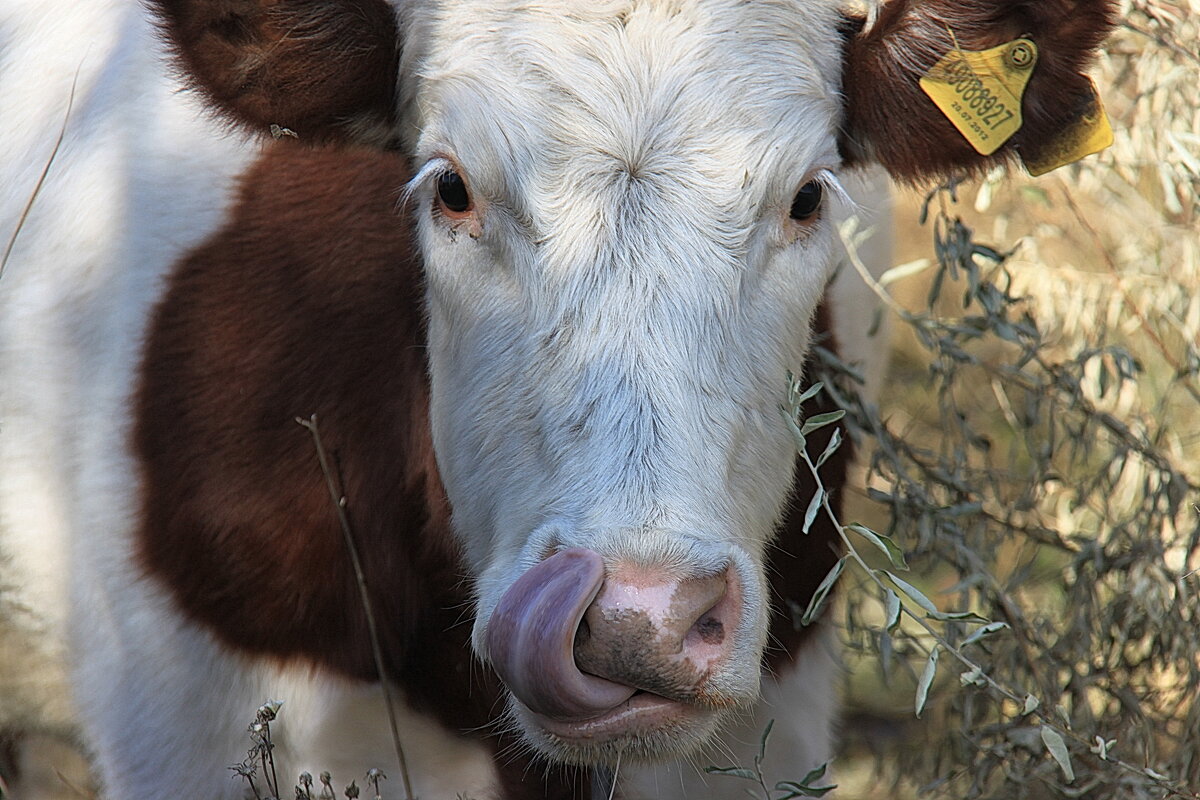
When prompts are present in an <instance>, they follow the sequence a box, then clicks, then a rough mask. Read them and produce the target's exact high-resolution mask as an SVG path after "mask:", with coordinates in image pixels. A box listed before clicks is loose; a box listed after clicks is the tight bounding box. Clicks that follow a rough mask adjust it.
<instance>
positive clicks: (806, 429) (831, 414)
mask: <svg viewBox="0 0 1200 800" xmlns="http://www.w3.org/2000/svg"><path fill="white" fill-rule="evenodd" d="M844 416H846V412H845V411H844V410H842V409H840V408H839V409H838V410H837V411H826V412H825V413H824V414H814V415H813V416H811V417H809V418H808V419H806V420H804V425H803V426H802V427H801V428H800V432H801V433H804V434H809V433H812V432H813V431H815V430H817V429H818V428H824V427H825V426H826V425H830V424H832V423H834V422H837V421H838V420H839V419H841V418H842V417H844Z"/></svg>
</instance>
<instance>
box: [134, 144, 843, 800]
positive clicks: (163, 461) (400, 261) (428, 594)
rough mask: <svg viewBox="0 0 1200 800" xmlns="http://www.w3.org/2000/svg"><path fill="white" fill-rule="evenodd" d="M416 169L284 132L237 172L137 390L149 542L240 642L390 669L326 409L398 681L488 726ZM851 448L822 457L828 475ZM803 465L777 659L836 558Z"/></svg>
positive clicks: (359, 673)
mask: <svg viewBox="0 0 1200 800" xmlns="http://www.w3.org/2000/svg"><path fill="white" fill-rule="evenodd" d="M407 179H408V172H407V170H406V167H405V164H404V162H403V160H402V159H401V158H399V157H396V156H391V155H387V154H381V153H375V152H371V151H368V150H349V151H348V150H334V149H312V148H307V147H304V146H302V145H299V144H296V143H293V142H288V141H282V142H278V143H276V144H274V145H272V146H271V147H270V148H268V150H267V152H266V154H265V155H264V156H263V158H262V159H260V161H259V162H258V163H257V164H256V165H255V166H254V167H253V168H252V169H251V170H250V171H249V172H248V173H247V174H246V175H245V177H244V178H243V180H242V184H241V191H240V196H239V198H238V201H237V203H236V205H235V207H234V209H233V211H232V214H231V218H230V220H229V222H228V224H227V225H226V226H225V227H224V229H222V230H221V231H219V232H218V233H217V234H216V235H215V236H214V237H213V238H212V239H211V240H210V241H209V242H208V243H207V244H205V245H203V246H202V247H200V248H199V249H197V250H196V251H194V252H193V253H192V254H191V255H189V256H188V257H187V258H186V259H185V260H184V261H183V262H182V263H181V264H180V265H179V266H178V267H177V269H176V271H175V273H174V275H173V276H172V278H171V280H170V284H169V286H168V290H167V293H166V298H165V300H164V301H163V302H162V304H161V305H160V306H159V308H158V309H157V311H156V313H155V316H154V319H153V321H152V325H151V328H150V332H149V336H148V340H147V346H146V353H145V358H144V362H143V367H142V372H141V385H140V387H139V389H138V392H137V396H136V405H135V415H136V419H135V425H134V445H135V449H136V452H137V454H138V456H139V459H140V463H141V471H142V479H143V502H142V526H141V529H140V533H139V546H140V557H141V561H142V566H143V568H144V569H145V571H146V572H147V573H148V574H149V575H150V576H151V577H152V578H153V579H155V580H156V581H158V582H160V583H161V584H162V585H164V586H166V587H168V588H169V590H170V593H171V595H172V597H173V598H174V601H175V602H176V603H177V604H178V607H179V609H180V611H181V612H182V613H183V614H184V615H185V616H187V617H188V618H190V619H191V620H193V621H196V622H198V623H200V624H202V625H203V626H205V627H206V628H207V629H209V630H210V631H212V633H213V634H214V635H215V636H216V637H217V638H218V639H219V640H220V641H221V642H223V643H224V644H225V645H226V646H227V647H229V648H231V649H233V650H237V651H242V652H246V653H250V654H254V655H257V656H265V657H269V658H276V659H279V660H283V661H300V662H306V663H309V664H313V665H319V666H321V667H324V668H327V669H330V670H334V671H336V672H339V673H341V674H344V675H347V676H349V677H352V678H357V679H362V680H374V679H375V678H376V677H377V673H376V670H375V666H374V662H373V660H372V656H371V649H370V642H369V638H368V631H367V628H366V620H365V616H364V613H363V610H362V606H361V603H360V602H359V597H358V590H357V585H356V582H355V579H354V576H353V571H352V568H351V565H350V561H349V558H348V555H347V552H346V547H345V544H344V542H343V539H342V534H341V530H340V528H339V525H338V522H337V518H336V516H335V513H334V508H333V506H332V503H331V500H330V498H329V495H328V492H327V490H326V486H325V482H324V478H323V477H322V474H321V471H320V469H319V467H318V463H317V459H316V453H315V451H314V447H313V443H312V441H311V438H310V436H309V433H308V432H307V431H306V430H305V429H304V428H302V427H301V426H300V425H298V424H297V423H296V422H295V418H297V417H305V418H306V417H308V416H309V415H311V414H316V415H317V416H318V423H319V427H320V431H321V436H322V440H323V443H324V445H325V447H326V448H327V449H328V451H329V452H330V453H331V454H332V455H333V457H334V459H335V462H336V465H337V472H338V477H339V480H340V482H341V487H342V492H343V493H344V495H345V497H346V498H347V510H348V513H349V516H350V520H351V524H352V527H353V530H354V534H355V538H356V544H357V548H358V550H359V552H360V554H361V557H362V561H363V566H364V569H365V571H366V579H367V583H368V585H369V586H370V588H371V597H372V603H373V605H374V607H375V611H376V617H377V618H378V619H379V620H382V621H383V624H382V625H381V630H380V631H379V633H380V636H381V638H382V645H383V651H384V660H385V663H386V667H387V669H388V671H389V673H390V675H391V677H392V678H393V679H394V680H396V681H397V682H398V683H399V684H400V685H401V686H402V687H403V688H404V690H405V694H406V696H407V697H408V698H409V699H410V702H411V703H412V705H413V706H414V708H416V709H417V710H420V711H423V712H426V713H430V714H432V715H434V716H435V717H436V718H437V719H439V720H441V722H442V723H443V724H444V725H446V727H447V728H449V729H451V730H454V731H458V732H459V733H461V734H462V735H471V736H480V737H482V736H487V735H489V734H487V733H486V731H488V730H489V728H488V727H487V723H488V722H489V721H491V720H493V719H495V718H496V716H497V715H498V714H499V712H500V711H501V710H502V708H503V700H502V696H503V693H502V691H501V688H500V685H499V682H498V681H497V679H496V678H495V676H494V675H493V673H492V672H491V671H490V670H489V669H486V668H485V667H482V666H481V665H479V664H473V663H472V661H473V656H472V653H471V650H470V645H469V633H470V627H471V620H470V614H469V608H470V598H469V586H468V584H467V583H466V578H465V575H466V573H465V569H464V567H463V566H462V564H461V562H460V559H459V552H458V549H457V547H456V545H455V542H454V538H453V536H452V533H451V529H450V520H449V509H448V506H447V501H446V498H445V494H444V491H443V489H442V486H441V482H440V479H439V477H438V474H437V468H436V464H435V462H434V455H433V446H432V442H431V440H430V433H429V425H428V419H427V414H428V402H429V400H428V385H427V378H426V375H425V358H424V350H423V343H424V331H423V325H422V316H421V314H422V312H421V309H422V282H421V264H420V261H419V257H418V255H417V253H416V251H415V250H414V247H413V243H412V241H411V239H410V236H411V223H410V222H409V221H408V220H407V219H406V218H405V217H404V216H402V215H401V214H400V213H399V212H398V211H397V206H396V203H397V197H398V193H399V190H400V188H401V187H402V186H403V185H404V183H405V181H406V180H407ZM822 319H824V318H822ZM820 324H822V325H823V326H824V327H826V328H827V320H825V321H824V322H822V323H820ZM825 344H826V346H828V345H829V342H825ZM823 402H827V401H824V400H814V404H813V405H810V408H809V409H808V410H809V413H817V412H818V411H819V410H823V409H824V406H821V408H818V407H816V405H819V404H821V403H823ZM813 439H814V443H813V446H814V447H819V448H822V449H823V448H824V441H818V440H819V439H821V437H819V436H815V435H814V437H813ZM846 452H847V451H846V449H845V448H843V451H842V453H841V454H840V455H839V456H838V457H837V458H835V459H831V460H830V462H828V463H827V464H826V466H825V467H824V469H823V474H824V476H825V480H826V483H827V485H829V486H837V485H839V483H840V481H841V480H842V478H843V473H844V459H845V456H846ZM799 474H800V478H799V479H798V481H797V487H796V489H795V491H794V497H793V499H792V501H791V503H790V505H789V513H788V515H787V521H786V522H785V524H784V526H783V531H782V534H781V537H780V540H779V542H778V545H777V546H776V547H775V548H774V549H773V550H772V554H771V560H770V564H769V565H768V569H769V570H770V575H771V576H772V579H773V581H774V594H775V598H776V600H775V602H776V606H777V613H776V616H775V620H774V623H773V628H772V632H773V635H774V641H775V643H776V647H779V646H782V647H783V648H785V649H784V650H775V651H774V652H773V654H772V660H771V666H772V668H775V669H779V668H782V667H783V666H784V665H785V663H786V659H787V654H788V651H789V650H791V649H792V648H794V647H797V646H799V644H800V642H801V641H802V640H803V639H804V637H806V636H807V635H808V630H807V629H805V630H796V629H795V628H794V627H793V626H792V624H791V616H790V614H789V613H788V611H787V605H786V603H785V602H784V599H785V598H787V599H791V600H793V601H794V602H797V603H799V604H800V605H804V604H806V603H807V601H808V597H809V596H810V595H811V594H812V591H813V589H814V588H815V587H816V585H817V583H818V582H819V581H820V580H821V578H823V577H824V575H825V573H826V572H827V571H828V569H829V566H830V565H831V563H832V560H833V559H835V558H836V557H837V556H836V553H835V550H834V542H835V541H836V530H834V529H833V528H832V526H830V525H828V523H825V522H818V523H817V525H816V526H814V529H813V531H812V532H810V533H809V534H808V535H807V536H804V535H803V534H801V533H800V521H801V519H802V516H803V513H804V509H805V508H806V507H807V504H808V498H809V497H810V496H811V494H812V485H811V480H810V479H808V480H806V479H805V478H804V475H805V474H806V473H805V472H804V471H803V470H802V471H801V472H800V473H799ZM834 501H835V502H836V501H837V496H836V495H835V496H834ZM478 729H482V732H481V731H480V730H478ZM472 730H475V732H474V733H467V732H468V731H472ZM493 741H494V743H495V744H496V747H497V749H498V750H499V749H500V747H501V746H502V745H501V742H500V741H499V739H496V738H493ZM519 750H520V748H514V749H513V751H514V752H517V751H519ZM527 763H528V762H527V761H526V759H525V757H523V756H511V757H502V758H499V759H498V765H499V766H500V767H501V769H502V775H503V777H504V781H505V786H506V787H507V789H506V791H507V792H508V794H507V795H506V796H507V797H513V798H515V797H522V796H526V794H523V793H522V792H524V793H529V792H531V791H532V792H533V793H534V794H533V795H531V796H537V797H563V798H566V797H582V796H586V793H587V788H586V786H587V781H586V774H585V773H584V772H583V771H581V770H575V769H570V768H563V769H561V770H560V769H557V768H556V769H554V770H551V771H550V772H549V774H548V775H547V776H546V777H545V783H543V780H542V777H541V773H542V768H541V767H534V769H533V771H532V772H531V773H530V774H529V775H528V776H526V774H525V771H526V766H527ZM531 786H535V787H536V788H531ZM522 787H523V788H522Z"/></svg>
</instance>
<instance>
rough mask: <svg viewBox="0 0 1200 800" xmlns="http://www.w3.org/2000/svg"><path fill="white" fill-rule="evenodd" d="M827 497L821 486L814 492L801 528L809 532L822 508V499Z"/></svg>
mask: <svg viewBox="0 0 1200 800" xmlns="http://www.w3.org/2000/svg"><path fill="white" fill-rule="evenodd" d="M824 499H825V490H824V489H822V488H821V487H820V486H818V487H817V490H816V491H815V492H813V496H812V499H811V500H809V501H808V510H807V511H805V512H804V527H803V528H801V530H802V531H803V532H804V533H805V534H807V533H808V529H809V528H811V527H812V524H813V521H814V520H816V518H817V514H818V512H820V510H821V501H822V500H824Z"/></svg>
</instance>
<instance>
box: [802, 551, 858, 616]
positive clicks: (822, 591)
mask: <svg viewBox="0 0 1200 800" xmlns="http://www.w3.org/2000/svg"><path fill="white" fill-rule="evenodd" d="M847 558H849V556H842V557H841V558H839V559H838V561H837V563H836V564H834V565H833V569H831V570H829V573H828V574H827V575H826V576H825V579H824V580H822V581H821V584H820V585H819V586H818V587H817V590H816V591H815V592H813V596H812V599H811V600H809V601H808V608H806V609H805V610H804V616H803V617H801V618H800V624H801V625H809V624H811V623H812V621H813V620H814V619H816V617H817V614H819V613H820V611H821V608H822V607H823V606H824V605H825V598H826V597H827V596H828V595H829V590H830V589H832V588H833V585H834V584H835V583H837V579H838V578H839V577H841V574H842V570H844V569H845V568H846V559H847Z"/></svg>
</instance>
